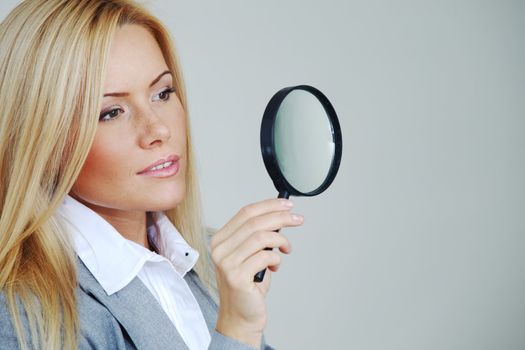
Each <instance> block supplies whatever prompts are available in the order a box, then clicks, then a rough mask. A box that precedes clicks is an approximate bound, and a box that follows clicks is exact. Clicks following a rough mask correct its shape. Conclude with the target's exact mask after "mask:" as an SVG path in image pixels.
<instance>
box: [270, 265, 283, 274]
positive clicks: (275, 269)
mask: <svg viewBox="0 0 525 350" xmlns="http://www.w3.org/2000/svg"><path fill="white" fill-rule="evenodd" d="M279 267H281V264H279V265H272V266H268V270H270V271H272V272H277V271H279Z"/></svg>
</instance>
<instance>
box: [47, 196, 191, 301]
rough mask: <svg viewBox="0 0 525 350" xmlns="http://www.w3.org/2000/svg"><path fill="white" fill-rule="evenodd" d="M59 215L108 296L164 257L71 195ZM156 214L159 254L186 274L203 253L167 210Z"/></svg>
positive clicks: (151, 232) (153, 230)
mask: <svg viewBox="0 0 525 350" xmlns="http://www.w3.org/2000/svg"><path fill="white" fill-rule="evenodd" d="M57 214H59V218H61V219H62V222H63V223H64V224H65V227H66V229H67V230H68V231H69V232H70V234H71V236H72V237H73V240H74V242H75V251H76V253H77V254H78V256H79V257H80V259H81V260H82V262H83V263H84V264H85V265H86V267H87V268H88V269H89V270H90V272H91V273H92V274H93V276H94V277H95V278H96V279H97V281H98V282H99V283H100V285H101V286H102V288H104V290H105V291H106V293H107V294H108V295H111V294H113V293H115V292H117V291H119V290H121V289H122V288H124V287H125V286H126V285H127V284H128V283H130V282H131V281H132V280H133V278H135V277H136V276H137V274H138V273H139V271H140V270H141V269H142V267H143V266H144V264H145V263H146V262H147V261H153V262H156V261H162V260H164V258H162V257H161V256H160V255H158V254H156V253H154V252H151V251H149V250H148V249H146V248H144V247H142V246H140V245H138V244H136V243H134V242H132V241H130V240H127V239H126V238H124V237H123V236H122V235H121V234H120V233H118V231H117V230H116V229H115V228H114V227H113V226H112V225H111V224H110V223H109V222H107V221H106V220H105V219H104V218H103V217H102V216H100V215H98V214H97V213H96V212H95V211H93V210H92V209H90V208H89V207H87V206H85V205H84V204H82V203H80V202H79V201H77V200H76V199H74V198H73V197H71V196H69V195H66V197H65V198H64V201H63V202H62V204H61V206H60V207H59V208H58V210H57ZM155 217H156V222H157V226H158V229H159V230H158V232H157V230H156V228H155V227H154V226H150V227H149V228H148V234H149V235H150V236H152V237H153V238H155V241H156V242H157V244H158V248H159V253H160V254H161V255H162V256H164V257H165V258H166V259H168V260H169V261H170V262H171V263H172V265H173V267H174V268H175V270H176V271H177V272H178V273H179V274H180V275H181V276H182V277H184V275H185V274H186V273H187V272H188V271H189V270H191V269H192V268H193V266H195V264H196V262H197V259H198V258H199V253H198V252H197V251H196V250H194V249H193V248H191V247H190V246H189V245H188V243H187V242H186V241H185V240H184V238H183V237H182V236H181V234H180V233H179V231H178V230H177V228H176V227H175V226H174V225H173V223H172V222H171V221H170V220H169V219H168V217H167V216H166V215H165V214H164V213H163V212H155ZM141 248H142V249H141Z"/></svg>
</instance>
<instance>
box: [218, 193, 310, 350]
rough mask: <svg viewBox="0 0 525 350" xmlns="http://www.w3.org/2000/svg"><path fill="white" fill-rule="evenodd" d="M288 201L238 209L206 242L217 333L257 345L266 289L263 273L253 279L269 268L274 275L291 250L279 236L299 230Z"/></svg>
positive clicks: (267, 277) (297, 217)
mask: <svg viewBox="0 0 525 350" xmlns="http://www.w3.org/2000/svg"><path fill="white" fill-rule="evenodd" d="M292 207H293V204H292V202H291V201H289V200H287V199H282V198H280V199H269V200H265V201H262V202H258V203H254V204H251V205H248V206H246V207H244V208H242V209H241V210H240V211H239V212H238V213H237V214H236V215H235V216H234V217H233V218H232V219H231V220H230V221H229V222H228V223H227V224H226V225H225V226H224V227H223V228H221V229H220V230H219V231H217V233H216V234H215V235H214V236H213V238H212V241H211V248H212V254H211V255H212V260H213V263H214V264H215V268H216V275H217V286H218V289H219V298H220V307H219V315H218V319H217V326H216V329H217V331H218V332H219V333H221V334H223V335H226V336H229V337H231V338H234V339H237V340H239V341H240V342H243V343H246V344H250V345H253V346H255V347H257V348H258V347H259V346H260V343H261V337H262V333H263V330H264V327H265V325H266V305H265V301H264V299H265V296H266V293H267V291H268V288H269V286H270V276H271V273H270V272H269V271H267V273H266V275H265V278H264V280H263V281H262V282H261V283H256V282H254V281H253V276H254V275H255V274H256V273H257V272H259V271H260V270H263V269H265V268H266V267H268V269H269V270H270V271H274V272H275V271H277V269H278V268H279V264H280V262H281V257H280V255H279V254H278V253H277V252H276V251H269V250H264V248H266V247H268V248H279V250H280V251H281V252H283V253H285V254H289V253H290V251H291V245H290V242H289V241H288V239H287V238H286V237H284V236H283V235H281V234H280V233H279V232H274V231H275V230H279V229H281V228H282V227H287V226H299V225H301V224H302V223H303V217H302V216H301V215H297V214H292V213H291V212H290V209H291V208H292Z"/></svg>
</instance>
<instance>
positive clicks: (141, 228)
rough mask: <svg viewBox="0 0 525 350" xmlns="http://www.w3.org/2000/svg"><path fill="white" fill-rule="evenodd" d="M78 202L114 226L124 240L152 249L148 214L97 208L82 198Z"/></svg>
mask: <svg viewBox="0 0 525 350" xmlns="http://www.w3.org/2000/svg"><path fill="white" fill-rule="evenodd" d="M75 199H76V200H78V201H79V202H81V203H82V204H84V205H85V206H87V207H88V208H90V209H91V210H93V211H94V212H96V213H97V214H98V215H100V216H101V217H103V218H104V220H106V221H107V222H109V223H110V224H111V226H113V227H114V228H115V229H116V230H117V232H118V233H120V234H121V235H122V236H123V237H124V238H126V239H128V240H130V241H133V242H135V243H137V244H140V245H141V246H143V247H145V248H147V249H151V247H150V245H149V242H148V235H147V226H146V225H147V213H146V212H145V211H130V210H120V209H113V208H107V207H102V206H97V205H94V204H92V203H89V202H86V201H84V200H82V199H81V198H78V197H75Z"/></svg>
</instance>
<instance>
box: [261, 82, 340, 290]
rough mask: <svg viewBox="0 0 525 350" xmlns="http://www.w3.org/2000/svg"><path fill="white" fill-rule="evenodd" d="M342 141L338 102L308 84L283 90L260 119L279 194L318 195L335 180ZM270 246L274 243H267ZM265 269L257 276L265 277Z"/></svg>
mask: <svg viewBox="0 0 525 350" xmlns="http://www.w3.org/2000/svg"><path fill="white" fill-rule="evenodd" d="M342 149H343V140H342V136H341V127H340V125H339V120H338V119H337V114H336V113H335V110H334V107H333V106H332V104H331V103H330V101H329V100H328V98H327V97H326V96H325V95H323V93H322V92H321V91H319V90H317V89H316V88H314V87H312V86H309V85H297V86H291V87H287V88H284V89H281V90H279V91H278V92H277V93H276V94H275V95H274V96H273V97H272V98H271V99H270V102H268V105H267V106H266V109H265V111H264V115H263V120H262V124H261V152H262V156H263V160H264V165H265V166H266V170H267V171H268V174H269V175H270V177H271V179H272V181H273V183H274V185H275V188H276V189H277V191H278V192H279V196H278V197H279V198H288V197H289V196H291V195H293V196H316V195H318V194H320V193H322V192H323V191H324V190H326V189H327V188H328V187H329V186H330V184H331V183H332V181H334V179H335V176H336V175H337V171H338V170H339V164H340V163H341V154H342ZM265 249H267V250H271V248H265ZM265 272H266V269H264V270H262V271H259V272H258V273H257V274H256V275H255V276H254V281H255V282H261V281H262V280H263V279H264V274H265Z"/></svg>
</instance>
